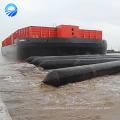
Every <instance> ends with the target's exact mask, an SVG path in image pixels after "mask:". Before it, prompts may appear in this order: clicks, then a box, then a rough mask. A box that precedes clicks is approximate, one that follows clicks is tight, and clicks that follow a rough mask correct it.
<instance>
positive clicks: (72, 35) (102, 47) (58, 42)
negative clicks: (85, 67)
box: [1, 25, 107, 60]
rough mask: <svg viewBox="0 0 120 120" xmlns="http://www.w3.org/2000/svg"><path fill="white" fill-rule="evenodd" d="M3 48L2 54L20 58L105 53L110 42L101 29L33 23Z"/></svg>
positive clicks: (4, 43) (18, 32)
mask: <svg viewBox="0 0 120 120" xmlns="http://www.w3.org/2000/svg"><path fill="white" fill-rule="evenodd" d="M1 51H2V54H3V55H6V56H8V57H11V58H13V59H19V60H25V59H27V58H28V57H30V56H64V55H83V54H105V53H106V51H107V42H106V40H103V39H102V31H98V30H84V29H79V27H78V26H72V25H59V26H57V27H56V28H52V27H37V26H30V27H26V28H22V29H19V30H17V31H16V32H14V33H13V34H12V35H10V36H9V37H8V38H6V39H5V40H4V41H3V42H2V48H1Z"/></svg>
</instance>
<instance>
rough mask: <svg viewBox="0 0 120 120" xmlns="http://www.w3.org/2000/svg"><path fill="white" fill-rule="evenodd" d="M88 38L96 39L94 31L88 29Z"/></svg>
mask: <svg viewBox="0 0 120 120" xmlns="http://www.w3.org/2000/svg"><path fill="white" fill-rule="evenodd" d="M90 39H96V31H95V30H90Z"/></svg>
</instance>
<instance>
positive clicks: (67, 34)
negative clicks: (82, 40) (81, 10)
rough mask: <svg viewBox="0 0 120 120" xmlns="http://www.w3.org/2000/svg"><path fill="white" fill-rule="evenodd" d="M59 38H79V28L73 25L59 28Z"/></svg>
mask: <svg viewBox="0 0 120 120" xmlns="http://www.w3.org/2000/svg"><path fill="white" fill-rule="evenodd" d="M57 37H59V38H60V37H61V38H73V37H76V38H78V37H79V27H78V26H71V25H60V26H57Z"/></svg>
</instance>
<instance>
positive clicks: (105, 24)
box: [0, 0, 120, 50]
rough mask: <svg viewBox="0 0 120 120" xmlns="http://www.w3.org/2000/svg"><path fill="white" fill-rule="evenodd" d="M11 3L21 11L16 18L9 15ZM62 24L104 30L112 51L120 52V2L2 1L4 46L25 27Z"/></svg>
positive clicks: (0, 29) (0, 34) (0, 15)
mask: <svg viewBox="0 0 120 120" xmlns="http://www.w3.org/2000/svg"><path fill="white" fill-rule="evenodd" d="M8 3H14V4H15V5H16V6H17V7H18V13H17V15H16V16H15V17H12V18H11V17H8V16H7V15H6V14H5V6H6V5H7V4H8ZM60 24H68V25H78V26H79V28H80V29H93V30H102V31H103V39H105V40H107V43H108V49H110V48H114V49H115V50H120V0H0V42H2V41H3V40H4V39H5V38H6V37H8V36H9V35H10V34H11V33H13V32H14V31H16V30H17V29H19V28H22V27H26V26H50V27H52V26H55V25H60Z"/></svg>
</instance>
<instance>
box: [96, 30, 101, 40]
mask: <svg viewBox="0 0 120 120" xmlns="http://www.w3.org/2000/svg"><path fill="white" fill-rule="evenodd" d="M96 39H101V40H102V31H96Z"/></svg>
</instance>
